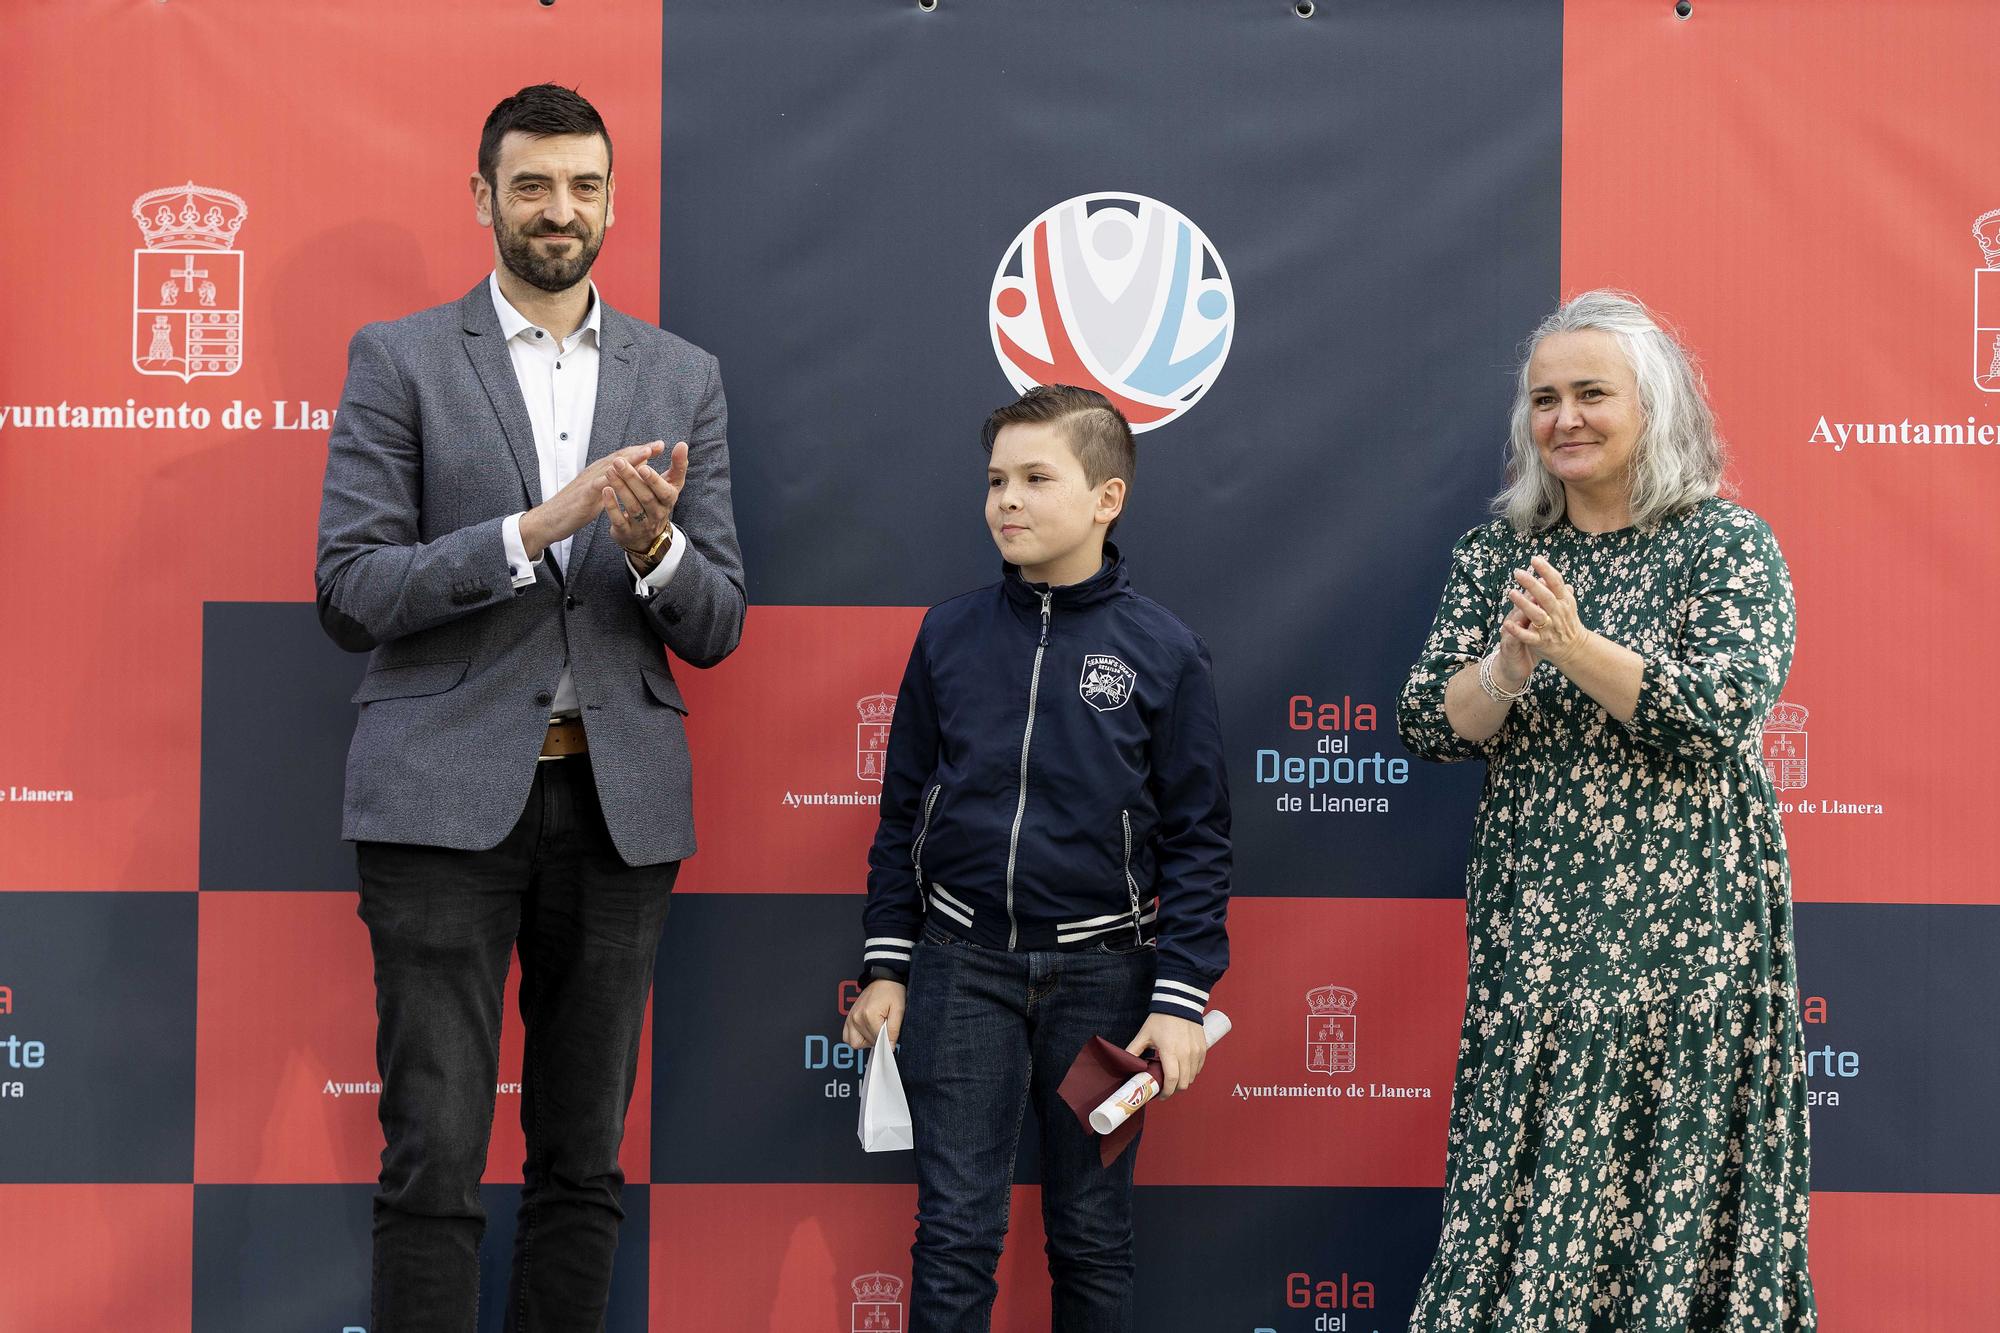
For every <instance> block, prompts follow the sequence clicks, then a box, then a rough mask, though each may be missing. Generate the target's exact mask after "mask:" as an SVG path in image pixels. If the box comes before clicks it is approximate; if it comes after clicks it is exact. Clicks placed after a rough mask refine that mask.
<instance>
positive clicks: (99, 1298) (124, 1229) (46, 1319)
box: [0, 1185, 194, 1333]
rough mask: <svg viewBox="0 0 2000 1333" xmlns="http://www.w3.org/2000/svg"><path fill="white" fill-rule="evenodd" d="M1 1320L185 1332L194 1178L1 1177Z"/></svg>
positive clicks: (34, 1329)
mask: <svg viewBox="0 0 2000 1333" xmlns="http://www.w3.org/2000/svg"><path fill="white" fill-rule="evenodd" d="M0 1217H4V1218H6V1219H7V1229H6V1234H5V1236H4V1238H0V1328H4V1329H6V1330H7V1333H78V1331H79V1330H82V1329H144V1330H146V1333H182V1331H183V1330H186V1329H187V1327H188V1323H189V1318H190V1313H191V1306H192V1301H193V1288H194V1280H193V1273H194V1186H192V1185H0Z"/></svg>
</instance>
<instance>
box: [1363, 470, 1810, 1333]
mask: <svg viewBox="0 0 2000 1333" xmlns="http://www.w3.org/2000/svg"><path fill="white" fill-rule="evenodd" d="M1537 554H1540V555H1543V556H1545V557H1546V558H1547V559H1548V560H1549V561H1550V563H1552V564H1553V565H1554V566H1555V567H1556V569H1557V570H1558V571H1559V572H1560V573H1561V574H1562V575H1563V577H1564V578H1565V579H1566V580H1567V581H1568V582H1569V584H1570V586H1571V588H1572V589H1573V590H1574V591H1575V593H1576V599H1577V605H1578V608H1579V610H1580V611H1581V613H1582V621H1583V624H1584V626H1585V627H1586V628H1590V629H1595V630H1597V631H1598V632H1599V633H1601V634H1603V635H1604V636H1605V637H1607V638H1609V639H1611V640H1613V641H1614V642H1616V643H1620V644H1623V645H1624V646H1625V647H1627V648H1631V649H1633V650H1634V651H1636V652H1638V653H1639V654H1640V655H1641V656H1643V657H1644V658H1645V659H1646V667H1645V675H1644V678H1643V683H1642V684H1641V686H1640V689H1639V703H1638V708H1637V710H1636V712H1635V713H1634V715H1633V717H1632V720H1631V721H1630V722H1628V723H1621V722H1618V721H1616V720H1615V719H1613V718H1612V717H1611V715H1610V714H1608V713H1607V712H1605V711H1604V709H1603V708H1601V707H1599V706H1598V705H1597V704H1596V703H1595V702H1593V701H1592V700H1591V699H1590V698H1589V696H1587V695H1585V694H1584V693H1583V692H1582V691H1580V690H1578V689H1577V688H1576V687H1575V686H1574V685H1572V684H1570V682H1569V681H1568V680H1567V679H1566V678H1565V677H1563V676H1562V675H1560V674H1559V673H1558V672H1556V670H1555V669H1554V668H1553V667H1550V666H1547V665H1543V666H1541V667H1539V668H1538V669H1537V670H1536V672H1535V675H1534V676H1533V678H1532V679H1531V681H1530V691H1529V693H1528V695H1527V697H1526V698H1524V699H1522V700H1521V701H1520V702H1519V703H1516V704H1515V705H1514V707H1513V710H1512V711H1511V713H1510V714H1509V716H1508V718H1507V721H1506V723H1505V724H1504V725H1503V726H1502V727H1501V728H1500V730H1499V731H1498V732H1497V733H1496V734H1495V735H1494V736H1493V737H1492V738H1491V739H1489V740H1487V741H1486V742H1484V743H1483V744H1478V745H1475V744H1473V743H1471V742H1469V741H1466V740H1464V739H1462V738H1461V737H1459V736H1458V735H1457V734H1456V733H1454V732H1453V731H1452V729H1451V726H1450V724H1449V723H1448V722H1447V721H1446V720H1445V712H1444V692H1445V685H1446V682H1448V681H1449V680H1450V679H1451V677H1452V676H1453V675H1454V674H1455V673H1456V672H1457V671H1458V670H1459V669H1460V668H1461V667H1463V666H1464V665H1465V664H1466V663H1468V662H1476V661H1477V660H1478V659H1479V658H1480V657H1481V656H1483V655H1484V654H1485V653H1486V652H1487V651H1488V649H1489V648H1491V647H1492V645H1493V644H1494V643H1495V642H1497V640H1498V637H1499V627H1500V622H1501V621H1502V620H1503V619H1504V618H1505V616H1506V612H1507V609H1508V604H1507V603H1506V602H1505V601H1504V600H1503V594H1504V589H1505V588H1506V586H1507V585H1508V580H1509V578H1510V575H1511V571H1513V570H1515V569H1525V568H1526V567H1527V565H1528V561H1529V558H1530V557H1531V556H1534V555H1537ZM1792 634H1793V617H1792V590H1791V580H1790V576H1789V575H1788V574H1787V572H1786V569H1785V563H1784V558H1783V557H1782V556H1781V555H1780V554H1779V552H1778V546H1777V543H1776V541H1775V540H1774V539H1773V538H1772V536H1771V531H1770V529H1769V528H1768V527H1766V526H1765V524H1764V522H1763V520H1761V519H1759V518H1758V517H1757V516H1756V515H1755V514H1753V513H1751V512H1750V511H1748V510H1746V509H1743V508H1741V507H1739V506H1737V505H1734V504H1730V503H1728V502H1726V501H1722V500H1709V501H1705V502H1703V503H1702V504H1700V505H1697V506H1696V507H1694V508H1693V509H1691V510H1688V511H1686V512H1685V513H1683V514H1681V515H1680V516H1678V517H1676V518H1672V519H1668V520H1667V521H1665V522H1663V523H1662V524H1661V525H1660V526H1659V527H1658V528H1656V529H1655V530H1654V531H1652V532H1650V533H1647V532H1642V531H1640V530H1639V529H1636V528H1627V529H1624V530H1622V531H1619V532H1612V533H1603V534H1591V533H1585V532H1581V531H1579V530H1577V529H1576V528H1573V527H1571V526H1569V525H1568V524H1567V523H1564V522H1558V523H1557V524H1556V525H1555V526H1554V527H1552V528H1550V529H1547V530H1545V531H1543V532H1540V533H1537V534H1534V535H1533V536H1531V537H1528V538H1522V537H1519V536H1517V535H1516V534H1515V533H1514V531H1513V529H1512V528H1510V527H1509V526H1508V525H1507V524H1506V523H1505V522H1504V521H1501V522H1495V523H1491V524H1488V525H1487V526H1485V527H1481V528H1475V529H1474V530H1473V531H1471V532H1469V533H1467V534H1466V535H1465V537H1464V538H1462V539H1461V540H1460V541H1459V543H1458V546H1457V548H1456V549H1455V550H1454V551H1453V553H1452V563H1451V576H1450V579H1449V581H1448V582H1447V584H1446V586H1445V594H1444V601H1443V604H1442V605H1441V606H1440V607H1439V608H1438V613H1437V621H1436V623H1435V624H1434V625H1433V626H1432V628H1431V633H1430V637H1429V639H1428V640H1426V642H1425V644H1424V649H1423V657H1422V659H1421V660H1420V661H1419V662H1418V663H1417V665H1416V668H1415V669H1414V670H1413V671H1412V672H1411V673H1410V679H1409V682H1408V683H1407V684H1406V685H1405V686H1404V688H1403V693H1402V697H1401V700H1400V705H1399V709H1398V723H1399V728H1400V730H1401V733H1402V737H1403V743H1404V744H1405V745H1406V746H1408V747H1409V748H1410V749H1411V750H1412V751H1414V752H1415V753H1417V754H1419V755H1422V756H1423V757H1425V758H1427V759H1436V760H1457V759H1470V758H1474V757H1483V758H1484V759H1485V760H1486V764H1487V769H1486V789H1485V792H1484V794H1483V796H1482V797H1481V798H1480V802H1479V810H1478V813H1477V815H1475V817H1474V820H1473V836H1472V856H1471V864H1470V866H1469V867H1468V869H1467V873H1466V890H1465V918H1466V947H1467V954H1468V960H1469V969H1468V976H1467V983H1466V998H1465V1026H1464V1029H1463V1031H1462V1033H1461V1036H1460V1040H1459V1048H1458V1073H1457V1076H1456V1079H1455V1081H1454V1086H1453V1090H1452V1108H1451V1129H1450V1139H1449V1161H1448V1165H1447V1171H1446V1179H1445V1201H1444V1232H1443V1236H1442V1238H1441V1240H1440V1242H1439V1245H1438V1252H1437V1256H1436V1258H1435V1259H1433V1260H1432V1262H1431V1267H1430V1271H1429V1273H1428V1274H1427V1275H1426V1276H1425V1278H1424V1282H1423V1287H1422V1289H1421V1291H1420V1292H1419V1293H1418V1296H1417V1304H1416V1310H1415V1312H1414V1314H1413V1316H1412V1318H1411V1322H1410V1327H1411V1329H1412V1330H1438V1331H1439V1333H1445V1331H1447V1330H1448V1331H1449V1333H1480V1331H1482V1330H1495V1331H1496V1333H1497V1331H1499V1330H1505V1331H1506V1333H1515V1331H1516V1330H1527V1329H1562V1330H1571V1329H1574V1330H1591V1331H1593V1333H1594V1331H1595V1330H1667V1329H1672V1330H1677V1331H1678V1330H1710V1329H1717V1330H1719V1329H1730V1330H1771V1331H1773V1333H1776V1331H1777V1330H1785V1331H1786V1333H1789V1331H1791V1330H1799V1329H1810V1328H1813V1327H1814V1326H1815V1325H1816V1323H1817V1315H1816V1313H1815V1310H1814V1306H1813V1296H1812V1282H1811V1279H1810V1278H1809V1277H1808V1275H1807V1272H1806V1209H1807V1153H1806V1081H1805V1053H1804V1042H1803V1040H1802V1038H1801V1036H1800V1028H1799V1014H1798V998H1797V989H1796V988H1797V976H1796V973H1795V969H1794V962H1793V952H1792V903H1791V872H1790V869H1789V867H1788V866H1787V864H1786V859H1785V840H1784V833H1783V831H1782V830H1781V829H1780V827H1779V824H1778V810H1777V803H1776V799H1775V797H1774V795H1773V793H1772V790H1771V783H1770V780H1769V778H1768V776H1767V775H1766V773H1765V771H1764V768H1763V764H1762V762H1761V759H1760V736H1761V729H1762V723H1763V719H1764V716H1765V714H1766V713H1767V712H1769V711H1770V708H1771V705H1772V704H1773V703H1775V702H1776V701H1777V698H1778V692H1779V690H1780V689H1781V688H1782V687H1783V685H1784V681H1785V673H1786V672H1787V670H1789V668H1790V666H1791V657H1792Z"/></svg>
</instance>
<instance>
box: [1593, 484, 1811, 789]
mask: <svg viewBox="0 0 2000 1333" xmlns="http://www.w3.org/2000/svg"><path fill="white" fill-rule="evenodd" d="M1678 622H1679V623H1678V625H1677V627H1676V631H1675V634H1674V638H1673V647H1672V649H1671V650H1670V651H1667V652H1663V653H1650V654H1645V655H1644V656H1645V663H1646V665H1645V674H1644V676H1642V677H1641V679H1640V682H1639V703H1638V706H1637V707H1636V708H1635V709H1634V710H1633V713H1632V720H1631V721H1630V722H1628V723H1626V724H1625V725H1626V727H1627V728H1628V729H1629V730H1630V732H1631V734H1632V735H1633V736H1634V737H1635V738H1636V739H1637V740H1639V741H1640V742H1641V743H1643V744H1645V745H1648V746H1650V747H1652V748H1654V749H1657V750H1661V751H1664V752H1667V753H1670V754H1679V755H1682V756H1684V757H1687V758H1690V759H1693V760H1696V761H1697V762H1702V763H1707V762H1712V761H1714V760H1716V759H1718V758H1722V757H1724V756H1726V755H1728V754H1730V753H1731V752H1733V751H1737V750H1741V749H1746V748H1754V747H1755V746H1756V745H1757V744H1758V737H1759V735H1760V733H1761V730H1762V727H1763V723H1764V717H1765V715H1766V714H1768V713H1769V712H1770V711H1771V706H1772V705H1773V704H1775V703H1776V702H1777V701H1778V694H1779V692H1780V691H1781V690H1783V689H1784V686H1785V676H1786V674H1787V673H1788V672H1789V671H1790V670H1791V665H1792V639H1793V635H1794V632H1795V629H1796V622H1795V620H1794V617H1793V609H1792V578H1791V574H1790V572H1789V571H1788V570H1787V569H1786V568H1785V558H1784V556H1783V555H1782V554H1780V553H1779V551H1778V542H1777V539H1776V538H1775V537H1773V536H1772V535H1771V529H1770V528H1769V527H1768V526H1767V525H1766V524H1765V522H1764V520H1762V519H1761V518H1758V517H1757V516H1756V515H1755V514H1752V513H1750V512H1749V511H1748V510H1743V509H1735V508H1733V507H1732V508H1731V509H1730V510H1729V511H1727V512H1726V513H1725V514H1724V515H1723V516H1722V517H1721V519H1720V520H1719V521H1717V522H1716V523H1714V524H1713V525H1712V526H1711V527H1710V528H1709V529H1708V530H1707V531H1706V532H1705V533H1703V534H1702V535H1701V537H1700V538H1699V539H1698V544H1697V546H1696V550H1695V554H1694V562H1693V569H1692V572H1691V577H1690V579H1689V584H1688V591H1687V593H1686V596H1685V599H1684V600H1683V601H1682V603H1681V605H1680V607H1679V613H1678Z"/></svg>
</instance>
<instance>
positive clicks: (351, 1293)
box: [194, 1185, 652, 1333]
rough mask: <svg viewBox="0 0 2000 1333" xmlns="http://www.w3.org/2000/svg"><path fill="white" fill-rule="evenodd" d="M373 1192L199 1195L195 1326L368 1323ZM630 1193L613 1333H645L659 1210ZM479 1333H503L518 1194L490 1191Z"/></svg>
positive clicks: (226, 1188) (500, 1188)
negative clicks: (655, 1218) (651, 1245)
mask: <svg viewBox="0 0 2000 1333" xmlns="http://www.w3.org/2000/svg"><path fill="white" fill-rule="evenodd" d="M374 1193H375V1188H374V1186H372V1185H198V1186H196V1187H195V1192H194V1327H195V1328H197V1329H204V1330H206V1329H243V1330H251V1329H255V1330H259V1331H260V1333H262V1331H264V1330H272V1331H273V1333H277V1331H280V1330H298V1333H341V1330H343V1329H361V1330H365V1329H367V1328H368V1326H369V1322H368V1248H369V1213H370V1202H369V1201H370V1199H371V1198H372V1197H373V1195H374ZM649 1194H650V1191H649V1190H648V1189H647V1187H646V1186H644V1185H627V1186H626V1187H625V1192H624V1195H623V1197H622V1198H621V1200H620V1202H621V1203H622V1205H623V1206H624V1209H625V1222H624V1224H623V1226H622V1227H621V1228H620V1230H619V1233H618V1253H617V1255H616V1257H615V1258H614V1259H613V1261H612V1277H611V1307H610V1310H609V1312H608V1314H607V1316H606V1319H605V1322H604V1329H605V1333H645V1329H646V1327H647V1318H646V1307H647V1293H646V1287H647V1271H648V1263H647V1260H648V1251H647V1245H648V1236H649V1234H650V1222H651V1216H652V1208H651V1204H650V1200H649V1197H648V1196H649ZM479 1201H480V1203H481V1204H482V1205H483V1206H484V1207H485V1209H486V1235H485V1238H484V1240H483V1241H482V1242H481V1244H480V1248H479V1329H480V1333H500V1330H501V1329H502V1327H503V1326H504V1324H505V1319H506V1313H507V1273H508V1266H509V1264H510V1263H511V1262H512V1255H513V1252H514V1221H515V1217H514V1214H515V1210H516V1209H517V1208H519V1207H520V1204H521V1187H520V1186H519V1185H485V1186H482V1187H481V1188H480V1191H479Z"/></svg>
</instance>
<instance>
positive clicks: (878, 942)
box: [859, 935, 917, 986]
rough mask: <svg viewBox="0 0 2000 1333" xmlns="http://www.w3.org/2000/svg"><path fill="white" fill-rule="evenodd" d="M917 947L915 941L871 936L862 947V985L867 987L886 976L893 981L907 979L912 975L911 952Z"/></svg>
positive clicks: (863, 942)
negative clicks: (871, 982)
mask: <svg viewBox="0 0 2000 1333" xmlns="http://www.w3.org/2000/svg"><path fill="white" fill-rule="evenodd" d="M916 947H917V942H916V941H915V940H913V939H902V938H900V937H898V936H894V935H871V936H869V937H868V938H867V939H866V940H864V941H862V945H861V971H860V973H859V979H860V982H861V984H862V985H864V986H866V985H867V984H868V983H869V982H870V981H874V980H876V979H878V978H880V977H884V976H886V977H888V978H890V979H891V980H893V981H902V980H904V979H905V978H907V977H908V976H909V975H910V950H912V949H914V948H916Z"/></svg>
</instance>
